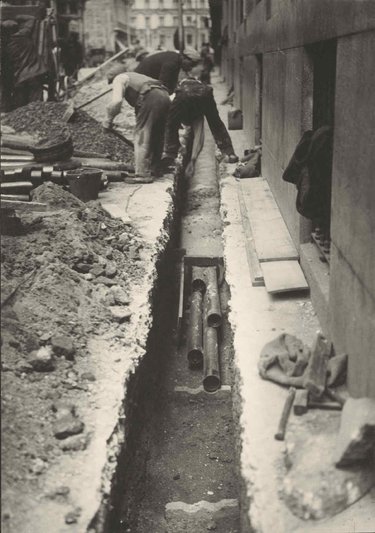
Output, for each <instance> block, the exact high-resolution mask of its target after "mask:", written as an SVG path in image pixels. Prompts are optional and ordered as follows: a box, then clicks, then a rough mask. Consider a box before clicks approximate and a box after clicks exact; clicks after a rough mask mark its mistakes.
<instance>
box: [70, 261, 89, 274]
mask: <svg viewBox="0 0 375 533" xmlns="http://www.w3.org/2000/svg"><path fill="white" fill-rule="evenodd" d="M74 270H76V271H77V272H81V273H82V274H88V273H89V272H90V270H91V265H88V264H87V263H77V264H76V265H75V267H74Z"/></svg>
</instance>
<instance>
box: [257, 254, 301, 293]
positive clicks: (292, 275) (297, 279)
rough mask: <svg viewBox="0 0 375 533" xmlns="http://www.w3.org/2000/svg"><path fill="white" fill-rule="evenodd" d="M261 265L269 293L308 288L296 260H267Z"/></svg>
mask: <svg viewBox="0 0 375 533" xmlns="http://www.w3.org/2000/svg"><path fill="white" fill-rule="evenodd" d="M261 267H262V270H263V275H264V282H265V285H266V289H267V292H269V293H270V294H274V293H278V292H288V291H299V290H307V289H308V288H309V286H308V284H307V281H306V278H305V276H304V273H303V272H302V269H301V267H300V265H299V263H298V261H285V260H283V261H268V262H265V263H262V264H261Z"/></svg>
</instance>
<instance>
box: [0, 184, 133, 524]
mask: <svg viewBox="0 0 375 533" xmlns="http://www.w3.org/2000/svg"><path fill="white" fill-rule="evenodd" d="M34 199H35V200H36V201H42V202H44V203H47V204H49V206H50V210H48V211H46V212H45V213H25V214H22V215H21V221H22V233H21V234H20V235H17V236H8V235H3V236H2V239H1V301H2V309H1V323H2V333H1V349H2V366H1V371H2V404H1V411H2V490H3V492H2V495H3V517H2V518H3V520H4V522H5V523H6V522H7V521H9V520H11V515H12V513H13V512H15V509H14V506H13V509H11V504H10V503H9V502H12V501H13V502H14V498H15V495H17V497H18V498H19V500H22V501H24V499H26V498H27V494H30V495H31V494H32V493H35V492H36V491H39V492H40V491H42V487H43V474H44V473H45V472H47V470H48V469H49V468H50V467H51V466H52V465H53V464H56V463H57V462H58V461H59V459H60V458H61V456H62V455H64V454H74V453H75V452H76V451H77V450H82V449H84V448H85V447H86V446H87V444H88V442H89V439H90V432H89V431H87V428H86V427H85V420H84V419H82V418H81V413H82V408H83V407H84V406H86V407H87V402H88V395H90V390H91V388H92V387H93V386H95V383H93V382H95V381H96V380H97V379H99V376H96V375H95V367H94V365H93V364H92V362H91V361H90V352H89V350H88V348H87V343H88V340H89V339H92V338H95V337H100V336H102V335H103V334H104V333H106V337H107V338H108V337H112V338H111V342H112V343H113V342H115V343H118V345H119V346H120V343H121V345H123V344H124V343H126V340H127V338H128V335H129V327H130V326H129V324H128V320H129V317H130V314H131V313H130V309H131V302H129V295H128V294H129V288H130V287H133V288H134V286H135V287H136V286H137V284H138V283H140V282H141V280H142V279H143V276H144V269H143V266H142V263H141V261H140V256H139V252H140V251H141V250H142V248H144V244H143V242H142V240H141V238H140V237H139V235H137V234H136V233H135V231H134V230H133V228H132V227H131V226H128V225H125V224H124V223H123V222H122V221H121V220H120V219H116V218H113V217H111V216H110V215H109V213H107V212H106V211H105V210H104V209H103V208H102V207H101V205H100V203H99V202H96V201H95V202H89V203H86V204H84V203H83V202H81V201H80V200H78V199H77V198H76V197H74V196H73V195H71V194H70V193H69V192H67V191H64V190H63V189H62V188H60V187H59V186H57V185H54V184H52V183H45V184H43V185H42V186H40V187H39V188H37V189H35V191H34ZM25 280H26V281H25ZM22 282H23V284H22V285H21V283H22ZM17 287H18V289H17ZM15 289H16V292H15V293H13V294H12V291H14V290H15ZM8 296H10V298H9V299H8V300H6V298H7V297H8ZM111 332H112V336H111ZM56 337H57V338H56ZM58 337H60V339H58ZM40 350H42V352H43V350H44V354H45V353H46V352H47V355H48V357H47V361H46V360H45V361H44V362H43V361H42V362H41V361H40V360H38V356H37V354H38V353H40ZM38 351H39V352H38ZM35 360H37V361H39V362H37V363H36V362H35ZM59 401H60V402H65V403H66V402H68V403H69V404H73V406H72V410H73V412H74V411H75V412H76V414H75V417H74V422H75V425H76V430H74V431H75V433H78V434H77V435H76V436H69V437H68V438H65V439H62V438H61V436H60V437H59V438H56V436H55V435H56V434H57V432H56V426H55V423H56V416H57V415H56V412H55V411H56V409H57V408H56V402H59ZM77 428H81V429H80V430H79V431H78V429H77ZM56 497H60V496H58V495H57V496H56ZM11 530H12V529H10V531H11Z"/></svg>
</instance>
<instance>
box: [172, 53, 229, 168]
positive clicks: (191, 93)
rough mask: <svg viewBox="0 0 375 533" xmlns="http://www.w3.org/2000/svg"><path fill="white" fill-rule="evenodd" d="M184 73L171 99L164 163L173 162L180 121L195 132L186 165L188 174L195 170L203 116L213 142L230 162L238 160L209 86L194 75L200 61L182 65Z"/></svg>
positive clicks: (199, 66)
mask: <svg viewBox="0 0 375 533" xmlns="http://www.w3.org/2000/svg"><path fill="white" fill-rule="evenodd" d="M184 68H185V73H186V77H185V78H184V79H183V80H181V82H180V83H179V84H178V86H177V89H176V96H175V98H174V100H173V101H172V104H171V107H170V110H169V115H168V121H167V126H166V136H165V146H164V158H163V166H164V168H167V167H168V166H169V165H172V164H173V162H174V160H175V158H176V156H177V153H178V150H179V148H180V141H179V134H178V130H179V129H180V127H181V125H182V124H185V125H187V126H192V129H193V132H194V141H193V152H192V156H191V162H190V164H189V166H188V168H187V175H189V174H190V175H191V174H192V172H193V170H194V164H195V160H196V158H197V157H198V155H199V152H200V150H201V149H202V146H203V142H204V118H206V119H207V122H208V125H209V127H210V130H211V133H212V135H213V137H214V139H215V142H216V145H217V146H218V148H219V149H220V150H221V152H222V153H223V154H224V155H225V156H226V161H227V162H229V163H237V161H238V157H237V155H236V154H235V152H234V148H233V144H232V141H231V138H230V137H229V133H228V131H227V128H226V127H225V124H224V123H223V121H222V120H221V118H220V116H219V112H218V110H217V106H216V102H215V99H214V95H213V90H212V87H210V86H209V85H206V84H205V83H202V82H201V81H199V80H198V79H197V77H200V76H201V74H202V70H203V63H202V61H200V62H199V63H196V64H195V65H190V66H187V65H185V67H184Z"/></svg>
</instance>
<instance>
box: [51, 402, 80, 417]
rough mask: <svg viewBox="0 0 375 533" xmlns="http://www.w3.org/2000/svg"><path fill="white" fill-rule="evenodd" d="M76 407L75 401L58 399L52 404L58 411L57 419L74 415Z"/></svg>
mask: <svg viewBox="0 0 375 533" xmlns="http://www.w3.org/2000/svg"><path fill="white" fill-rule="evenodd" d="M75 410H76V407H75V405H74V404H73V403H70V402H65V401H64V400H57V401H55V402H54V403H53V404H52V411H54V412H55V413H56V419H58V418H63V417H64V416H68V415H74V414H75Z"/></svg>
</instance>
